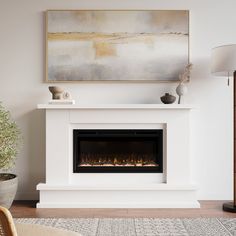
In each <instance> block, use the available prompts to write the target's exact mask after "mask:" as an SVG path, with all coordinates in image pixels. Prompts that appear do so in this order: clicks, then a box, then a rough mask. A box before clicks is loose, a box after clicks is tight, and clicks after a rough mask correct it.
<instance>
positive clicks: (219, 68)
mask: <svg viewBox="0 0 236 236" xmlns="http://www.w3.org/2000/svg"><path fill="white" fill-rule="evenodd" d="M234 71H236V44H230V45H223V46H219V47H215V48H213V49H212V54H211V72H212V74H214V75H216V76H229V75H233V73H234Z"/></svg>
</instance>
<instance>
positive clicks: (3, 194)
mask: <svg viewBox="0 0 236 236" xmlns="http://www.w3.org/2000/svg"><path fill="white" fill-rule="evenodd" d="M17 186H18V177H17V176H16V175H14V174H8V173H4V174H0V205H1V206H3V207H5V208H7V209H9V208H10V207H11V205H12V202H13V200H14V198H15V195H16V190H17Z"/></svg>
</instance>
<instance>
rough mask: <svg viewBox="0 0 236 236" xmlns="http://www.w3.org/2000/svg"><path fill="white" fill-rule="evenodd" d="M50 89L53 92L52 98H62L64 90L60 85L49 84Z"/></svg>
mask: <svg viewBox="0 0 236 236" xmlns="http://www.w3.org/2000/svg"><path fill="white" fill-rule="evenodd" d="M48 89H49V91H50V92H51V93H52V99H62V96H63V92H64V90H63V89H62V88H60V87H58V86H49V87H48Z"/></svg>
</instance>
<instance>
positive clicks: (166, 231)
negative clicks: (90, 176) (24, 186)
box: [15, 218, 236, 236]
mask: <svg viewBox="0 0 236 236" xmlns="http://www.w3.org/2000/svg"><path fill="white" fill-rule="evenodd" d="M15 222H17V223H30V224H39V225H47V226H52V227H55V228H60V229H68V230H72V231H75V232H78V233H80V234H82V235H83V236H157V235H158V236H159V235H160V236H236V218H235V219H234V218H185V219H176V218H175V219H174V218H168V219H161V218H101V219H98V218H18V219H15Z"/></svg>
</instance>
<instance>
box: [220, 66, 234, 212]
mask: <svg viewBox="0 0 236 236" xmlns="http://www.w3.org/2000/svg"><path fill="white" fill-rule="evenodd" d="M233 123H234V124H233V162H234V163H233V169H234V170H233V194H234V195H233V197H234V199H233V202H228V203H224V204H223V210H224V211H228V212H233V213H236V71H234V73H233Z"/></svg>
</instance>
